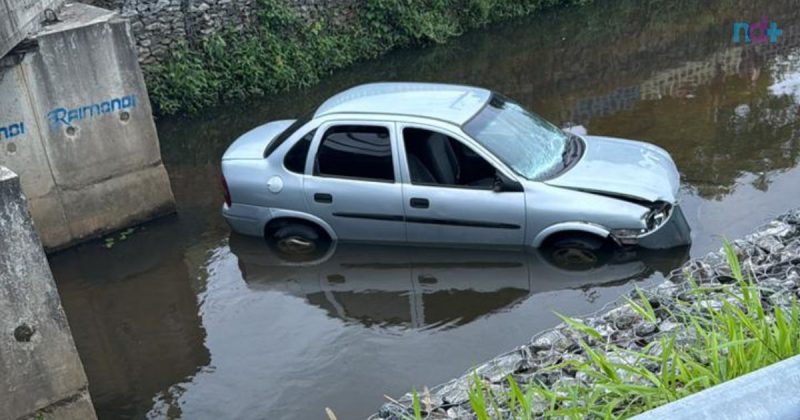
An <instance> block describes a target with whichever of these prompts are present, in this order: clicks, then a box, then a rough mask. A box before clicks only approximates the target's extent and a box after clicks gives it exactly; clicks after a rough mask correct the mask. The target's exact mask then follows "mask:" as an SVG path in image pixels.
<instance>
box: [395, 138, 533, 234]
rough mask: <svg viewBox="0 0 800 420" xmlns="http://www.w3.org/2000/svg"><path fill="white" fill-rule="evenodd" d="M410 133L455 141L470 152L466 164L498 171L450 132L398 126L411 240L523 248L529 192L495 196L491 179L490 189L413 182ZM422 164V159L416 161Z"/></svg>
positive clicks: (463, 149)
mask: <svg viewBox="0 0 800 420" xmlns="http://www.w3.org/2000/svg"><path fill="white" fill-rule="evenodd" d="M409 128H410V129H416V130H418V131H419V130H425V131H430V132H431V133H439V134H444V135H445V136H447V137H448V138H450V139H451V141H456V142H458V143H457V145H458V147H462V149H461V150H462V153H464V151H466V153H467V154H469V155H470V159H469V160H468V161H466V163H468V164H469V163H481V164H482V165H489V166H491V167H493V168H495V169H494V171H496V165H494V164H493V163H492V162H491V160H489V159H487V157H486V155H485V154H484V153H485V152H483V151H477V149H475V148H474V147H473V146H472V145H470V144H468V142H466V141H464V139H463V138H462V137H460V136H458V135H457V134H454V133H453V132H452V131H448V130H444V129H442V128H439V127H433V126H427V125H422V124H410V123H398V124H397V136H398V138H399V139H398V142H397V143H398V149H399V150H400V153H401V161H402V164H401V168H402V169H401V172H402V175H403V207H404V210H405V215H406V235H407V238H408V241H409V242H415V243H422V244H449V245H493V246H495V245H500V246H522V245H523V243H524V238H525V193H524V192H523V191H503V192H495V191H494V190H493V189H492V184H493V182H491V181H492V180H489V184H488V185H487V184H486V183H485V182H484V183H483V184H481V185H477V186H473V185H445V184H442V183H441V182H437V181H431V182H416V181H414V180H412V177H411V174H410V172H409V168H410V164H409V160H408V159H409V156H410V155H411V152H410V151H409V148H408V146H409V145H408V144H407V140H408V139H407V138H406V137H407V133H408V132H409V130H408V129H409ZM462 157H463V156H462ZM420 160H424V159H418V160H417V161H418V162H419V161H420ZM423 164H424V163H423ZM462 169H464V170H469V168H462ZM433 172H436V171H433ZM492 176H493V175H492Z"/></svg>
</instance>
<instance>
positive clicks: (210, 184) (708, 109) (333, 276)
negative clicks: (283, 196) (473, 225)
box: [50, 0, 800, 419]
mask: <svg viewBox="0 0 800 420" xmlns="http://www.w3.org/2000/svg"><path fill="white" fill-rule="evenodd" d="M764 15H766V16H768V17H769V19H770V20H773V21H775V22H777V23H778V25H779V26H780V27H781V29H782V30H783V31H784V32H783V36H782V37H781V38H780V39H779V41H778V42H777V43H775V44H760V45H735V44H733V43H732V41H731V28H732V24H733V22H735V21H755V20H757V19H758V18H759V17H761V16H764ZM799 18H800V8H798V7H797V5H796V1H794V0H777V1H761V0H758V1H750V0H748V1H744V0H710V1H705V2H697V1H694V0H692V1H690V0H678V1H673V2H660V1H644V2H642V1H639V0H596V1H595V3H594V4H593V5H589V6H586V7H582V8H575V9H568V10H560V11H554V12H550V13H547V14H546V15H544V16H542V17H540V18H534V19H522V20H519V21H516V22H511V23H507V24H504V25H502V26H496V27H492V28H488V29H486V30H482V31H479V32H475V33H470V34H466V35H465V36H463V37H461V38H459V39H457V40H454V41H453V42H452V43H450V44H448V45H441V46H434V47H431V48H425V49H416V50H406V51H396V52H394V53H392V54H389V55H388V56H386V57H383V58H381V59H380V60H377V61H370V62H363V63H358V64H356V65H355V66H353V67H352V68H350V69H348V70H346V71H341V72H339V73H336V74H334V75H332V76H331V77H330V78H328V79H327V80H326V81H325V82H324V83H322V84H320V85H318V86H315V87H313V88H309V89H306V90H303V91H295V92H287V93H282V94H278V95H274V96H272V97H269V98H264V99H260V100H254V101H251V102H247V103H241V104H233V105H228V106H225V107H221V108H217V109H211V110H208V111H207V112H204V113H203V114H202V115H198V116H194V117H191V118H187V117H181V118H168V119H163V120H161V121H159V124H158V127H159V134H160V138H161V146H162V153H163V157H164V161H165V163H166V165H167V169H168V172H169V174H170V179H171V182H172V186H173V190H174V192H175V196H176V199H177V201H178V209H179V214H178V215H177V216H175V217H170V218H166V219H163V220H159V221H157V222H154V223H150V224H147V225H145V226H143V227H141V228H140V229H139V230H138V231H137V232H136V233H135V234H134V235H133V236H131V237H130V238H129V239H127V240H126V241H122V242H120V243H118V244H117V245H115V246H114V247H113V248H111V249H105V248H104V247H103V246H102V245H103V244H102V243H101V242H93V243H89V244H86V245H83V246H80V247H77V248H74V249H71V250H68V251H65V252H62V253H59V254H57V255H54V256H52V257H51V260H50V261H51V266H52V268H53V271H54V274H55V277H56V279H57V282H58V285H59V289H60V291H61V294H62V298H63V303H64V306H65V309H66V312H67V316H68V318H69V320H70V324H71V327H72V330H73V333H74V335H75V340H76V343H77V346H78V350H79V353H80V355H81V357H82V359H83V362H84V365H85V367H86V371H87V374H88V376H89V381H90V391H91V394H92V397H93V399H94V402H95V405H96V406H97V409H98V413H99V414H100V416H101V417H102V418H108V419H112V418H137V419H138V418H181V417H183V418H193V419H194V418H243V419H257V418H258V419H260V418H297V419H306V418H320V417H321V416H323V410H324V408H325V407H326V406H330V407H332V408H333V409H334V411H335V412H336V413H337V415H338V416H339V418H359V417H364V416H366V415H367V414H369V413H370V412H372V411H373V410H375V409H376V408H377V407H378V406H379V404H380V403H381V401H382V400H383V394H388V395H398V394H402V393H404V392H406V391H407V390H408V389H410V388H411V387H412V386H414V385H416V386H417V388H419V387H420V386H421V385H431V384H436V383H440V382H443V381H445V380H447V379H449V378H451V377H453V376H456V375H459V374H461V373H463V371H464V370H465V369H468V368H469V366H474V365H475V364H477V363H480V362H481V361H483V360H486V359H488V358H490V357H491V356H493V355H495V354H498V353H500V352H503V351H506V350H508V349H510V348H513V347H515V346H516V345H519V344H520V343H522V342H524V341H526V340H528V339H529V338H530V336H531V335H533V334H535V333H536V332H538V331H541V330H543V329H546V328H548V327H551V326H553V325H555V324H556V323H557V321H558V319H557V318H556V317H555V316H554V315H553V312H554V311H558V312H560V313H564V314H567V315H580V314H585V313H588V312H592V311H595V310H598V309H600V308H601V307H603V306H604V305H605V304H607V303H608V302H611V301H613V300H615V299H616V298H617V297H618V296H619V295H620V294H622V293H625V292H626V291H629V290H630V289H631V288H632V287H633V286H634V285H648V284H654V283H656V282H658V281H659V280H660V279H661V278H662V276H663V273H665V272H666V271H668V270H670V269H671V268H673V267H675V266H677V265H679V264H680V263H681V262H682V261H683V260H684V259H685V257H686V255H685V253H686V252H688V251H687V250H683V251H678V253H677V254H674V255H673V254H664V253H646V252H638V251H637V252H633V253H612V254H610V255H608V256H607V258H606V261H605V262H604V263H603V264H600V265H599V266H597V267H594V268H592V269H591V270H589V271H574V270H572V271H571V270H565V269H564V268H563V267H562V268H559V267H557V266H554V265H553V264H552V263H551V262H550V261H549V260H548V259H547V258H543V257H542V255H541V254H540V253H539V252H531V253H519V254H515V253H508V252H494V251H469V250H443V249H422V248H393V247H375V246H360V245H341V246H339V247H338V249H337V250H336V252H334V253H332V254H331V255H328V256H327V257H326V258H324V259H322V260H320V261H317V262H315V263H306V264H301V265H296V264H294V265H293V264H287V263H285V262H282V261H280V260H279V259H276V258H275V257H274V256H273V255H271V254H270V253H269V251H268V250H267V248H266V247H264V246H263V243H262V242H261V241H259V240H254V239H248V238H242V237H239V236H235V235H234V236H230V233H229V230H228V228H227V227H226V226H225V225H224V222H223V220H222V218H221V217H220V215H219V206H220V204H221V200H222V199H221V197H222V193H221V191H220V188H219V184H218V179H219V159H220V157H221V155H222V153H223V152H224V150H225V148H226V147H227V146H228V145H229V144H230V143H231V141H232V140H233V139H234V138H236V137H237V136H238V135H240V134H241V133H243V132H245V131H247V130H249V129H251V128H253V127H255V126H257V125H260V124H262V123H264V122H266V121H269V120H273V119H280V118H292V117H296V116H298V115H301V114H303V113H304V112H306V111H308V110H310V109H312V108H313V107H314V106H316V105H317V104H319V103H320V102H321V101H322V100H324V99H325V98H327V97H328V96H330V95H332V94H334V93H336V92H338V91H340V90H342V89H344V88H346V87H349V86H352V85H355V84H359V83H365V82H370V81H378V80H413V81H435V82H450V83H463V84H471V85H479V86H485V87H489V88H492V89H496V90H498V91H500V92H502V93H504V94H506V95H508V96H510V97H512V98H515V99H517V100H519V101H520V102H521V103H523V104H524V105H526V106H527V107H530V108H531V109H534V110H535V111H537V112H538V113H540V114H542V115H543V116H545V117H546V118H548V119H550V120H552V121H554V122H557V123H558V124H561V125H563V126H566V125H582V126H583V127H585V128H586V129H587V131H588V132H589V133H590V134H594V135H609V136H618V137H626V138H633V139H642V140H646V141H649V142H652V143H655V144H658V145H660V146H662V147H664V148H665V149H667V150H668V151H669V152H670V153H671V154H672V155H673V157H674V158H675V160H676V162H677V164H678V167H679V169H680V171H681V181H682V188H681V201H682V207H683V210H684V213H685V215H686V217H687V220H688V221H689V223H690V224H691V225H692V228H693V246H692V249H691V250H690V253H691V255H694V256H697V255H702V254H704V253H706V252H708V251H710V250H712V249H716V248H718V247H719V245H720V236H728V237H738V236H741V235H743V234H745V233H747V232H749V231H750V230H752V229H753V228H754V227H755V226H756V225H758V224H760V223H762V222H764V221H766V220H769V219H770V218H772V217H774V216H775V215H777V214H780V213H782V212H784V211H786V210H788V209H790V208H793V207H798V206H800V195H798V194H797V192H798V187H797V186H798V185H800V169H798V156H799V155H800V150H799V148H800V145H799V144H798V140H799V139H800V125H798V116H800V19H799Z"/></svg>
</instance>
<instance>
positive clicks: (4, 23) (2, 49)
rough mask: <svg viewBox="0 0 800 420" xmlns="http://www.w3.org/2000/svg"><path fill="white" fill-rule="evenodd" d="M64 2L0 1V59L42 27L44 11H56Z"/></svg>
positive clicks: (39, 0)
mask: <svg viewBox="0 0 800 420" xmlns="http://www.w3.org/2000/svg"><path fill="white" fill-rule="evenodd" d="M63 4H64V0H0V17H2V19H0V57H3V56H4V55H6V54H8V52H9V51H11V50H12V49H13V48H14V47H15V46H17V44H19V43H20V42H22V40H24V39H25V38H27V37H29V36H30V35H31V34H33V33H34V32H36V31H38V30H39V29H41V27H42V22H43V21H44V20H45V16H44V13H45V10H47V9H51V10H56V11H57V10H58V9H59V8H60V7H61V6H62V5H63Z"/></svg>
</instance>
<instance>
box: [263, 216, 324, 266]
mask: <svg viewBox="0 0 800 420" xmlns="http://www.w3.org/2000/svg"><path fill="white" fill-rule="evenodd" d="M267 241H268V243H269V246H270V248H272V250H273V251H274V252H275V253H276V254H278V255H279V256H280V257H282V258H286V259H287V260H291V261H305V260H309V259H313V258H316V257H317V256H319V255H321V254H322V253H324V252H325V251H326V250H327V248H328V245H329V242H330V241H328V240H327V238H326V236H325V235H323V234H321V233H320V231H319V230H318V229H315V228H314V227H312V226H309V225H307V224H301V223H290V224H287V225H284V226H281V227H279V228H278V229H276V230H275V231H274V232H272V234H271V235H269V237H268V238H267Z"/></svg>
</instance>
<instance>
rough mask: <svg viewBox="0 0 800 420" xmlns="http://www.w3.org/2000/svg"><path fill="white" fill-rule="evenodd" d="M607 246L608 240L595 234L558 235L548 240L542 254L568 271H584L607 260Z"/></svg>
mask: <svg viewBox="0 0 800 420" xmlns="http://www.w3.org/2000/svg"><path fill="white" fill-rule="evenodd" d="M608 248H609V247H608V242H607V241H605V240H604V239H603V238H600V237H597V236H592V235H572V236H560V237H558V238H555V239H554V240H552V241H548V243H547V245H546V246H545V250H544V251H545V252H544V255H545V257H546V258H547V259H548V260H549V261H550V262H551V263H552V264H553V265H555V266H556V267H558V268H561V269H564V270H569V271H586V270H591V269H593V268H596V267H599V266H601V265H603V264H605V263H606V262H607V260H608V256H609V249H608Z"/></svg>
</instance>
